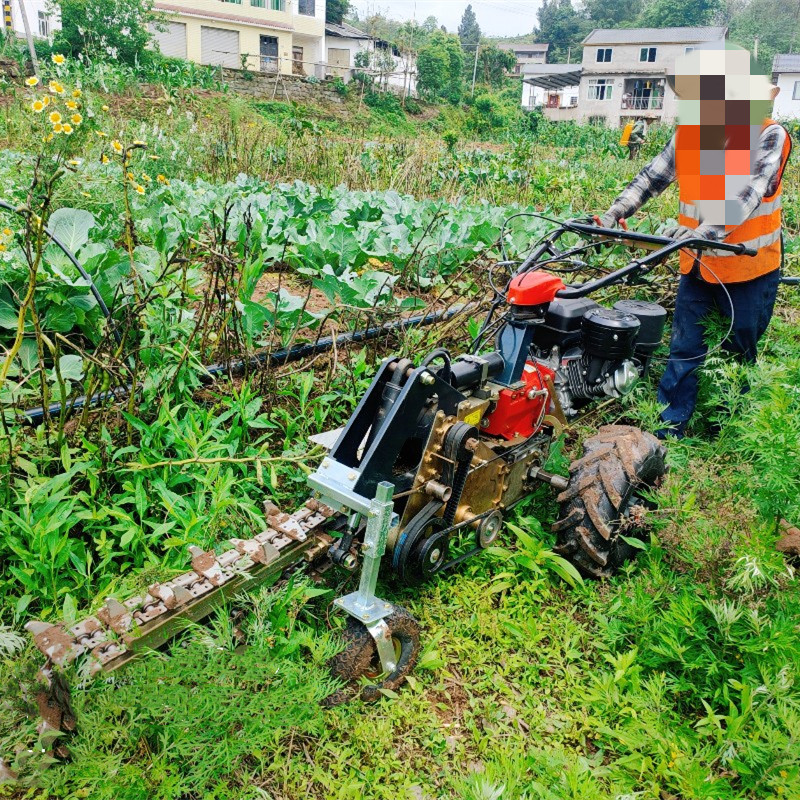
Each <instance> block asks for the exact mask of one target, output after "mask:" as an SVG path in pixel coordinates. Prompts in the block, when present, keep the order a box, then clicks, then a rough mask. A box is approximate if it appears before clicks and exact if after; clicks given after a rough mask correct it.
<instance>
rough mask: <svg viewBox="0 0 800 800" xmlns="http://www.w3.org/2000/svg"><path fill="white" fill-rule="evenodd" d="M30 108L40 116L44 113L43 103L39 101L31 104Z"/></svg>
mask: <svg viewBox="0 0 800 800" xmlns="http://www.w3.org/2000/svg"><path fill="white" fill-rule="evenodd" d="M31 108H32V109H33V110H34V111H35V112H36V113H37V114H41V113H42V111H44V103H43V102H42V101H41V100H34V101H33V103H31Z"/></svg>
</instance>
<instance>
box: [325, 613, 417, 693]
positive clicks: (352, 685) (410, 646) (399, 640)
mask: <svg viewBox="0 0 800 800" xmlns="http://www.w3.org/2000/svg"><path fill="white" fill-rule="evenodd" d="M384 622H385V623H386V625H387V626H388V628H389V631H390V633H391V637H392V645H393V646H394V654H395V658H396V666H395V668H394V671H393V672H392V673H391V674H389V675H384V674H383V671H382V669H381V662H380V658H379V657H378V648H377V646H376V644H375V640H374V639H373V638H372V635H371V634H370V632H369V631H368V630H367V628H366V626H365V625H364V624H363V623H361V622H359V621H358V620H357V619H354V618H353V617H348V619H347V625H346V626H345V629H344V631H343V632H342V638H343V640H344V649H343V650H342V651H341V652H340V653H338V654H337V655H335V656H334V657H333V658H332V659H331V661H330V662H329V666H330V669H331V672H332V673H333V674H334V675H335V676H336V677H337V678H341V679H342V680H344V681H347V682H348V683H349V686H348V687H345V688H344V689H340V690H339V691H337V692H335V693H334V694H332V695H331V696H330V697H328V698H326V699H325V700H324V701H323V705H325V706H327V707H330V706H335V705H339V704H340V703H343V702H346V701H348V700H351V699H353V698H354V697H360V698H361V699H362V700H365V701H367V702H371V701H374V700H377V699H378V698H379V697H380V690H381V689H389V690H395V689H397V688H399V687H400V686H401V685H402V684H403V683H404V682H405V680H406V678H407V677H408V675H409V673H410V672H411V671H412V670H413V669H414V666H415V664H416V663H417V658H418V657H419V652H420V641H419V638H420V630H419V623H418V622H417V620H416V619H414V617H412V616H411V614H409V613H408V611H406V610H405V609H404V608H402V607H401V606H394V610H393V611H392V613H391V614H390V615H389V616H388V617H386V618H385V619H384ZM363 678H367V679H369V680H372V681H374V683H372V684H368V685H366V686H361V687H360V688H359V684H358V681H359V680H360V679H363Z"/></svg>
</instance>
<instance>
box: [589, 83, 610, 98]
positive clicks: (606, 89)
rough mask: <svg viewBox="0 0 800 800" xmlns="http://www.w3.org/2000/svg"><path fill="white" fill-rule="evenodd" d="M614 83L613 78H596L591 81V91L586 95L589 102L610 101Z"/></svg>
mask: <svg viewBox="0 0 800 800" xmlns="http://www.w3.org/2000/svg"><path fill="white" fill-rule="evenodd" d="M613 86H614V81H613V80H612V79H611V78H595V79H594V80H590V81H589V91H588V93H587V95H586V99H587V100H610V99H611V89H612V88H613Z"/></svg>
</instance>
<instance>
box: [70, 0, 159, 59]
mask: <svg viewBox="0 0 800 800" xmlns="http://www.w3.org/2000/svg"><path fill="white" fill-rule="evenodd" d="M59 6H60V8H61V30H60V31H57V32H56V34H55V37H54V46H55V49H56V50H59V51H61V52H69V53H70V54H71V55H75V56H77V55H79V54H82V55H84V56H88V57H89V58H98V59H113V60H114V61H121V62H123V63H125V64H133V63H136V62H141V61H142V60H143V59H144V58H147V57H148V54H149V53H150V52H152V51H151V50H150V49H148V48H150V46H151V45H152V43H153V34H152V33H151V32H150V27H149V26H150V25H151V24H153V23H155V24H160V23H162V22H163V15H161V14H158V13H157V12H155V11H154V10H153V0H60V2H59Z"/></svg>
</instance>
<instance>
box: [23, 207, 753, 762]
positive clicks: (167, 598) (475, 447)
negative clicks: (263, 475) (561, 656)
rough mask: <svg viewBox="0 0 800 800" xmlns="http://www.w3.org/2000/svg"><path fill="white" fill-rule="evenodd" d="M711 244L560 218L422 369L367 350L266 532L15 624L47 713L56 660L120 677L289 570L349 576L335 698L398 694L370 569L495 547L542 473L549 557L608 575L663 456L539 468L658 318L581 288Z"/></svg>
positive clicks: (602, 454)
mask: <svg viewBox="0 0 800 800" xmlns="http://www.w3.org/2000/svg"><path fill="white" fill-rule="evenodd" d="M565 241H566V242H575V241H577V242H578V243H577V244H571V245H570V246H566V245H565V244H564V242H565ZM619 244H623V245H626V246H629V247H631V248H644V249H645V250H646V251H647V254H646V255H643V256H641V257H639V258H634V259H633V260H630V261H628V263H626V264H625V266H623V267H622V268H620V269H617V270H615V271H613V272H609V273H607V274H601V275H600V276H599V277H595V278H594V279H592V280H589V281H586V282H582V283H565V282H564V279H565V278H568V277H574V278H578V277H580V276H586V275H587V274H597V272H594V273H593V269H594V268H593V266H592V264H591V259H592V258H593V257H596V256H597V255H598V254H601V253H603V252H604V251H605V252H607V251H608V248H610V247H614V246H615V245H619ZM710 248H713V249H715V250H723V251H728V252H736V253H744V252H747V251H745V250H744V249H743V248H742V246H741V245H727V244H721V243H711V242H709V241H707V240H704V239H688V240H686V239H685V240H682V241H673V240H670V239H666V238H663V237H659V236H650V235H644V234H639V233H634V232H627V231H621V230H616V229H615V230H611V229H603V228H598V227H597V226H595V225H592V224H590V223H589V222H588V221H587V222H583V221H576V220H572V221H568V222H564V223H562V224H560V225H559V226H558V227H557V228H555V229H554V230H553V231H552V232H551V233H550V234H548V235H547V236H545V237H544V238H543V239H541V240H540V241H539V242H538V243H537V244H536V246H535V248H534V249H533V251H532V252H531V254H530V255H529V256H528V257H527V258H526V259H525V261H524V262H522V263H521V264H520V265H519V266H518V267H517V268H516V269H515V270H514V272H513V275H512V276H511V278H510V279H509V280H508V282H507V283H506V284H505V285H504V286H503V287H502V288H496V289H495V298H494V300H493V302H492V304H491V307H490V310H489V312H488V314H487V317H486V319H485V321H484V324H483V327H482V329H481V332H480V334H479V336H478V337H477V338H476V340H475V341H474V342H472V344H471V346H470V347H469V348H468V350H469V352H467V353H465V354H463V355H459V356H457V357H454V356H452V355H451V354H450V352H448V351H447V350H445V349H441V348H439V349H436V350H434V351H433V352H431V353H428V354H426V355H424V356H422V357H421V358H420V359H419V360H418V361H414V360H411V359H407V358H397V357H392V358H387V359H386V360H385V361H383V363H382V364H381V365H380V367H379V369H378V371H377V374H376V375H375V377H374V379H373V381H372V384H371V385H370V387H369V389H368V390H367V392H366V394H365V395H364V397H363V398H362V399H361V401H360V403H359V404H358V406H357V408H356V409H355V411H354V412H353V414H352V416H351V418H350V420H349V422H348V423H347V424H346V425H345V426H344V428H342V429H341V430H339V431H334V432H328V433H323V434H321V435H320V436H317V437H314V439H315V440H316V441H317V442H318V443H323V444H325V445H326V449H327V450H328V452H327V455H326V456H325V457H324V458H323V460H322V462H321V464H320V465H319V467H318V468H317V470H316V471H315V472H314V473H313V474H312V475H310V476H309V478H308V486H309V489H310V494H311V496H310V497H309V499H308V500H306V501H305V503H303V505H301V506H300V508H299V509H297V510H296V511H294V512H293V513H292V514H286V513H281V512H280V511H279V509H278V508H276V507H275V506H274V505H272V504H271V503H269V502H267V503H266V505H265V516H264V527H263V530H261V531H259V532H257V533H255V534H254V535H253V536H252V537H251V538H242V539H238V538H237V539H231V540H230V545H231V547H230V548H229V549H226V550H224V551H223V552H217V551H215V550H209V551H207V552H203V551H201V550H200V549H198V548H190V550H191V568H190V569H189V571H187V572H186V573H184V574H182V575H180V576H179V577H177V578H174V579H173V580H170V581H167V582H165V583H156V584H153V585H152V586H150V587H149V588H148V590H147V592H146V593H145V594H143V595H140V596H136V597H131V598H128V599H122V600H120V599H115V598H108V599H107V600H106V601H105V605H104V606H103V607H102V608H100V610H99V611H97V612H96V613H95V614H94V615H93V616H90V617H88V618H87V619H84V620H82V621H81V622H79V623H78V624H76V625H73V626H71V627H66V626H64V625H59V624H50V623H46V622H30V623H28V626H27V627H28V630H29V631H30V632H31V633H32V634H33V636H34V638H35V642H36V645H37V647H38V648H39V650H41V652H42V653H43V654H44V656H45V657H46V663H45V664H44V666H43V667H42V670H41V676H42V679H43V681H44V684H45V686H44V688H43V689H42V691H41V692H40V694H39V695H38V702H39V707H40V711H41V714H42V717H43V720H44V724H45V725H46V726H49V727H51V728H54V729H58V730H63V731H71V730H74V728H75V726H76V720H75V717H74V715H73V713H72V711H71V709H70V703H69V691H68V687H67V680H66V676H67V674H68V671H69V670H68V669H67V668H68V667H78V668H79V670H80V671H81V672H82V674H84V675H86V674H93V673H99V672H102V671H110V670H114V669H117V668H119V667H121V666H123V665H125V664H126V663H128V662H129V661H130V660H131V659H133V658H135V657H136V656H137V654H140V653H142V652H143V651H145V650H148V649H151V648H157V647H161V646H162V645H164V644H165V643H166V642H167V641H168V640H170V639H171V638H172V637H174V636H175V635H176V634H178V633H179V632H180V631H181V630H183V628H184V626H185V622H186V621H187V620H189V621H197V620H201V619H203V618H204V617H206V616H207V615H208V614H209V613H210V612H211V611H212V610H213V609H214V608H215V607H218V606H219V605H220V604H221V603H222V602H223V601H224V600H225V599H226V598H230V597H232V596H234V595H238V594H241V593H242V592H245V591H248V590H250V589H252V588H253V587H255V586H256V585H257V584H259V583H262V582H264V581H266V580H272V581H275V580H276V579H277V578H278V577H279V576H280V575H282V574H283V573H285V572H286V571H287V570H292V571H296V570H298V569H307V570H310V571H314V572H316V573H324V572H325V571H326V570H329V569H337V570H349V571H356V570H359V569H360V580H359V584H358V589H357V591H355V592H353V593H352V594H349V595H346V596H344V597H340V598H338V599H337V600H336V601H335V604H336V606H337V607H338V608H339V609H341V611H343V612H344V613H345V614H347V615H348V620H347V626H346V629H345V632H344V639H345V647H344V649H343V650H342V651H341V652H340V653H339V655H337V656H336V657H335V658H334V659H333V662H332V665H331V666H332V669H333V671H334V673H335V674H336V675H338V676H340V677H341V678H343V679H345V680H346V681H350V682H355V681H356V679H359V678H361V679H362V684H363V683H364V681H363V678H364V676H368V678H369V681H368V686H367V688H362V689H361V690H360V691H359V692H356V691H355V690H353V691H351V692H350V694H351V695H352V694H356V693H359V694H360V695H361V696H362V697H365V698H370V697H375V696H376V695H377V693H378V690H379V689H381V688H390V689H395V688H397V687H398V686H399V685H400V684H401V683H402V682H403V681H404V680H405V678H406V676H407V675H408V674H409V672H410V671H411V670H412V669H413V667H414V664H415V662H416V659H417V655H418V652H419V646H420V644H419V640H420V631H419V626H418V624H417V622H416V621H415V620H414V618H413V617H412V616H411V615H410V614H409V613H408V612H407V611H406V610H404V609H403V608H400V607H399V606H396V605H394V604H392V603H391V602H390V601H389V600H387V599H385V597H379V596H377V595H376V586H377V580H378V575H379V572H380V573H382V574H383V575H384V576H385V577H386V578H387V579H393V580H395V581H397V582H399V583H401V584H405V585H413V584H419V583H422V582H424V581H427V580H430V579H432V578H435V577H436V576H438V575H440V574H443V573H446V572H449V571H450V570H453V569H454V568H456V567H457V566H458V565H459V564H461V563H462V562H463V561H465V560H466V559H468V558H470V557H472V556H474V555H476V554H478V553H479V552H480V551H481V550H482V549H484V548H486V547H489V546H490V545H492V543H493V542H495V540H496V539H497V537H498V536H499V535H500V534H501V533H502V530H503V522H504V519H505V518H506V517H507V515H508V514H509V512H510V510H511V509H512V508H513V507H514V505H515V504H516V503H518V502H519V501H521V500H522V499H524V498H525V497H526V496H527V495H528V494H529V493H530V492H531V491H532V489H533V488H534V487H535V486H536V485H538V484H541V483H542V482H544V483H546V484H550V485H551V486H552V487H553V488H554V489H555V490H557V491H558V492H559V494H558V501H559V502H560V508H561V512H560V518H559V519H558V521H557V522H556V523H555V524H554V526H553V530H554V531H555V532H556V535H557V545H556V550H557V552H558V553H559V554H560V555H562V556H563V557H565V558H567V559H569V560H570V561H571V562H572V563H573V564H574V565H575V567H576V568H577V569H578V570H579V571H580V572H581V573H582V574H583V575H585V576H590V577H597V578H602V577H605V576H608V575H611V574H612V573H613V572H614V571H615V570H616V569H617V568H618V567H619V566H620V565H621V564H622V563H623V562H624V561H625V560H626V559H628V558H630V557H632V556H633V555H634V554H635V552H636V548H635V547H634V546H632V545H631V544H630V543H629V542H630V541H631V537H635V536H637V535H640V536H641V535H642V534H643V527H642V517H643V510H644V508H645V507H646V502H645V501H644V499H643V498H642V492H644V491H646V490H647V489H648V488H652V487H653V486H654V485H656V484H657V482H658V481H659V479H660V478H661V477H662V476H663V474H664V471H665V462H664V459H665V450H664V447H663V446H662V444H661V443H660V442H659V441H658V440H657V439H656V438H655V437H654V436H652V435H651V434H649V433H645V432H643V431H641V430H639V429H638V428H635V427H630V426H621V425H615V426H605V427H602V428H600V429H599V430H598V431H597V433H596V434H595V435H594V436H591V437H590V438H588V439H586V440H585V441H584V445H583V446H584V454H583V456H582V457H581V458H579V459H578V460H577V461H575V462H574V463H573V464H572V465H571V467H570V475H569V478H568V479H566V478H563V477H561V476H558V475H554V474H550V473H549V472H547V471H546V470H545V469H544V465H545V463H546V462H547V459H548V454H549V450H550V446H551V443H552V441H553V439H554V436H555V435H557V434H558V433H559V432H560V431H561V430H562V428H563V427H564V426H565V425H566V424H568V423H569V422H570V421H571V420H573V419H575V418H576V417H577V416H578V415H579V414H580V413H581V412H582V411H583V410H584V409H586V408H588V407H590V406H591V404H592V403H593V402H595V401H597V400H598V399H600V398H609V397H612V398H613V397H619V396H621V395H624V394H625V393H627V392H628V391H630V389H631V388H632V386H633V385H634V384H635V383H636V381H637V380H638V379H639V378H640V377H641V376H642V375H643V374H644V373H646V371H647V369H648V366H649V364H650V361H651V359H652V357H653V353H654V351H655V350H656V348H658V347H659V345H660V344H661V340H662V334H663V331H664V326H665V321H666V316H667V312H666V311H665V309H664V308H663V307H662V306H660V305H657V304H655V303H650V302H644V301H639V300H620V301H618V302H616V303H615V304H614V306H613V307H606V306H603V305H600V304H598V303H597V302H596V301H595V300H594V299H592V295H595V294H596V293H597V292H599V291H601V290H603V289H605V288H607V287H609V286H612V285H614V284H623V283H628V282H633V281H637V280H642V279H643V278H644V277H645V276H646V275H647V273H649V272H650V271H651V270H653V269H654V268H655V267H656V266H658V265H660V264H661V263H662V262H664V260H665V259H666V258H667V257H668V256H670V255H671V254H673V253H675V252H676V251H678V250H681V249H688V250H693V251H704V250H707V249H710ZM490 278H491V275H490ZM382 593H383V592H382ZM340 694H341V693H340ZM62 741H65V740H63V738H59V744H58V748H59V749H60V750H63V749H64V747H65V745H63V744H61V742H62Z"/></svg>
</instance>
